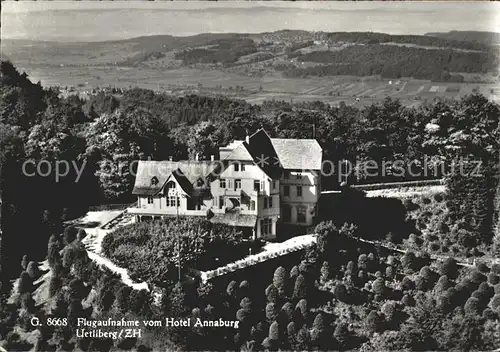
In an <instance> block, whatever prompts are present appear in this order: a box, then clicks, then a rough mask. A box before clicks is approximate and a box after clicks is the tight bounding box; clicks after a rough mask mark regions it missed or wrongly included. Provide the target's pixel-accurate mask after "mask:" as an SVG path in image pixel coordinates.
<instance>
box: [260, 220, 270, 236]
mask: <svg viewBox="0 0 500 352" xmlns="http://www.w3.org/2000/svg"><path fill="white" fill-rule="evenodd" d="M260 230H261V233H262V234H263V235H272V234H273V219H271V218H266V219H262V220H261V221H260Z"/></svg>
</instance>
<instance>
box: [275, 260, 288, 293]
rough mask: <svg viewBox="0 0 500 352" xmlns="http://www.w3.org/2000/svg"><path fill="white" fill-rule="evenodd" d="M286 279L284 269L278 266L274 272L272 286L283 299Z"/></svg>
mask: <svg viewBox="0 0 500 352" xmlns="http://www.w3.org/2000/svg"><path fill="white" fill-rule="evenodd" d="M286 278H287V272H286V269H285V268H284V267H282V266H280V267H279V268H277V269H276V270H275V271H274V276H273V284H274V286H275V287H276V288H277V289H278V293H279V295H280V297H283V295H284V294H285V292H286V284H287V281H286Z"/></svg>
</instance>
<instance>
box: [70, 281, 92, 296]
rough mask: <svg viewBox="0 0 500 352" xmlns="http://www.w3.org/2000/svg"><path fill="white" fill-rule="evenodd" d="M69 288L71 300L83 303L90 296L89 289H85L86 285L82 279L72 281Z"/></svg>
mask: <svg viewBox="0 0 500 352" xmlns="http://www.w3.org/2000/svg"><path fill="white" fill-rule="evenodd" d="M68 286H69V290H68V296H69V300H71V299H78V300H80V301H81V300H83V299H84V298H85V297H86V296H87V294H88V291H87V288H86V287H85V284H84V283H83V281H82V280H80V279H73V280H71V281H70V283H69V285H68Z"/></svg>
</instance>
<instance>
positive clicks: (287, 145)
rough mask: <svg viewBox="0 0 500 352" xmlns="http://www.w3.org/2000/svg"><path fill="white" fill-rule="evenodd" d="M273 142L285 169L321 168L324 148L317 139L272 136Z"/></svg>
mask: <svg viewBox="0 0 500 352" xmlns="http://www.w3.org/2000/svg"><path fill="white" fill-rule="evenodd" d="M271 143H272V145H273V147H274V150H275V151H276V154H277V155H278V158H279V160H280V163H281V166H282V167H283V168H284V169H296V170H321V164H322V158H323V156H322V154H323V150H322V149H321V147H320V145H319V143H318V142H317V141H316V140H315V139H284V138H271Z"/></svg>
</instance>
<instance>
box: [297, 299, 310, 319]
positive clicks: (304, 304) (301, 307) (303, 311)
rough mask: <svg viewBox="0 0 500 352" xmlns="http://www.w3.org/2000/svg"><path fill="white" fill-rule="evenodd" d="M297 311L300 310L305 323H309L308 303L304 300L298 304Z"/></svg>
mask: <svg viewBox="0 0 500 352" xmlns="http://www.w3.org/2000/svg"><path fill="white" fill-rule="evenodd" d="M295 310H298V311H299V312H300V315H301V316H302V318H303V319H304V321H307V318H308V316H309V307H308V305H307V301H306V300H305V299H304V298H303V299H301V300H300V301H299V302H298V303H297V305H296V306H295Z"/></svg>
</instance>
